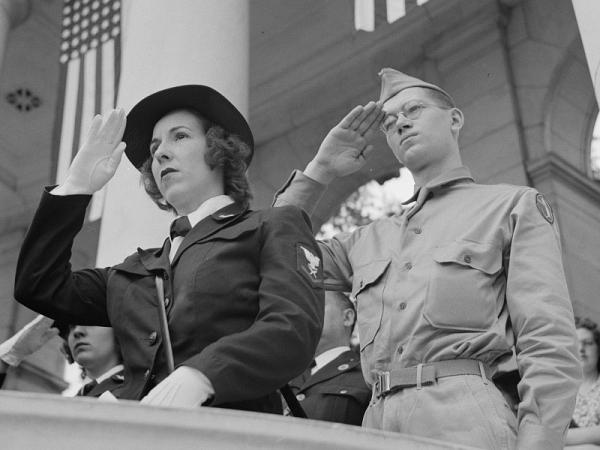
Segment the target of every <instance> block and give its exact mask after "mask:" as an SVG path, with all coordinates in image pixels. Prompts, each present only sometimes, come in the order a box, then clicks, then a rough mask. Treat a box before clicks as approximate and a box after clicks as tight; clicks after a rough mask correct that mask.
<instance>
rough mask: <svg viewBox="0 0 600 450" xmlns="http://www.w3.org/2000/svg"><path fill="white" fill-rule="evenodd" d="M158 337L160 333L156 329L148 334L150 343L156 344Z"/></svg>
mask: <svg viewBox="0 0 600 450" xmlns="http://www.w3.org/2000/svg"><path fill="white" fill-rule="evenodd" d="M157 337H158V333H157V332H156V331H153V332H152V333H150V334H149V335H148V344H149V345H154V344H156V338H157Z"/></svg>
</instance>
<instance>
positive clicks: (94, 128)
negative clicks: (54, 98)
mask: <svg viewBox="0 0 600 450" xmlns="http://www.w3.org/2000/svg"><path fill="white" fill-rule="evenodd" d="M125 123H126V118H125V112H124V111H123V110H122V109H120V108H119V109H113V110H112V111H111V112H110V113H109V114H108V117H107V118H106V120H103V117H102V116H101V115H100V114H98V115H97V116H95V117H94V119H93V120H92V125H91V126H90V131H89V133H88V136H87V138H86V140H85V142H84V144H83V145H82V146H81V148H80V149H79V151H78V152H77V155H76V156H75V158H74V159H73V162H72V163H71V167H69V171H68V173H67V178H66V180H65V182H64V183H63V184H62V185H61V186H60V187H58V188H57V189H55V190H54V191H53V193H54V194H58V195H60V194H67V193H68V194H93V193H94V192H96V191H98V190H100V189H102V187H104V185H105V184H106V183H108V181H109V180H110V179H111V178H112V177H113V175H114V174H115V172H116V170H117V167H118V166H119V163H120V162H121V157H122V156H123V152H124V151H125V143H124V142H122V141H121V139H122V138H123V132H124V131H125Z"/></svg>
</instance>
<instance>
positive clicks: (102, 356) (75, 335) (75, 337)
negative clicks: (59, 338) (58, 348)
mask: <svg viewBox="0 0 600 450" xmlns="http://www.w3.org/2000/svg"><path fill="white" fill-rule="evenodd" d="M68 344H69V350H71V354H72V355H73V359H74V360H75V362H76V363H78V364H79V365H80V366H82V367H84V368H89V367H92V368H93V367H102V366H104V365H105V364H107V363H108V362H109V361H111V360H117V359H118V356H117V355H118V349H117V345H116V341H115V336H114V333H113V329H112V328H110V327H92V326H84V325H76V326H74V327H73V328H71V330H70V331H69V336H68Z"/></svg>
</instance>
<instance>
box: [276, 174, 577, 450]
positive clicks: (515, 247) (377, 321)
mask: <svg viewBox="0 0 600 450" xmlns="http://www.w3.org/2000/svg"><path fill="white" fill-rule="evenodd" d="M323 191H324V186H322V185H320V184H319V183H317V182H315V181H313V180H312V179H310V178H308V177H306V176H305V175H304V174H302V173H301V172H296V173H295V174H294V175H293V177H292V178H291V179H290V181H289V182H288V183H287V184H286V186H284V188H282V190H281V191H280V192H279V193H278V195H277V197H276V204H275V205H276V206H282V205H284V204H290V203H291V204H294V205H297V206H300V207H303V208H304V209H305V210H307V211H308V212H309V213H310V212H311V211H310V209H311V208H313V207H314V205H316V204H317V203H318V199H319V197H320V196H321V195H322V193H323ZM417 194H418V195H417ZM417 194H415V197H416V198H417V202H416V203H415V204H414V206H413V207H412V208H410V209H408V210H406V211H404V212H403V213H402V214H401V215H399V216H395V217H390V218H386V219H380V220H376V221H374V222H373V223H371V224H369V225H367V226H363V227H361V228H358V229H357V230H355V231H354V232H351V233H340V234H338V235H337V236H335V237H334V238H333V239H330V240H327V241H324V242H322V243H321V250H322V252H323V258H324V269H325V277H326V287H329V288H330V289H336V288H337V289H346V288H348V289H349V290H350V289H351V292H352V295H353V297H354V298H355V299H356V302H357V309H358V328H359V335H360V341H361V342H360V346H361V359H362V366H363V373H364V376H365V379H366V380H367V382H369V383H372V381H373V375H372V374H373V372H374V371H377V370H386V369H388V368H389V367H390V366H391V365H392V364H394V366H398V365H399V366H401V367H409V366H415V365H417V364H419V363H426V362H430V361H437V360H445V359H454V358H473V359H478V360H480V361H483V362H484V363H486V364H488V365H489V366H491V367H492V369H494V370H495V369H496V368H497V366H498V364H499V363H500V362H502V361H505V360H506V359H507V358H509V357H510V355H511V354H512V348H513V346H514V347H515V350H516V354H517V364H518V368H519V372H520V374H521V378H522V379H521V382H520V383H519V387H518V388H519V394H520V398H521V403H520V404H519V410H518V421H519V447H520V448H540V449H542V448H544V449H546V448H554V447H556V448H562V447H561V443H562V438H563V434H564V432H565V430H566V428H567V426H568V424H569V421H570V419H571V415H572V412H573V407H574V400H575V395H576V392H577V388H578V385H579V381H580V378H581V368H580V364H579V362H578V359H577V356H576V338H575V327H574V321H573V311H572V306H571V302H570V299H569V293H568V291H567V285H566V281H565V276H564V271H563V267H562V261H561V249H560V239H559V232H558V228H557V224H556V218H555V217H554V215H553V213H552V210H551V209H550V208H549V205H548V204H547V203H546V202H545V200H543V197H541V195H539V194H538V192H537V191H536V190H534V189H531V188H527V187H517V186H510V185H493V186H492V185H481V184H476V183H474V182H473V179H472V177H471V174H470V172H469V170H468V169H467V168H465V167H460V168H456V169H454V170H452V171H450V172H447V173H445V174H442V175H441V176H439V177H437V178H436V179H434V180H432V181H431V182H430V183H428V185H427V186H425V188H423V189H420V190H419V192H418V193H417ZM538 205H539V206H538ZM548 445H550V447H549V446H548Z"/></svg>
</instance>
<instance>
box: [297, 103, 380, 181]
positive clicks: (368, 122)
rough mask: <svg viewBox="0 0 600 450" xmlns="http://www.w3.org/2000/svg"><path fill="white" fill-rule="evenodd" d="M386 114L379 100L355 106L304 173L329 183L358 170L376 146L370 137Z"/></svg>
mask: <svg viewBox="0 0 600 450" xmlns="http://www.w3.org/2000/svg"><path fill="white" fill-rule="evenodd" d="M383 118H384V112H383V110H382V109H381V105H380V104H379V103H376V102H369V103H367V104H366V105H365V106H357V107H355V108H354V109H353V110H352V111H350V112H349V113H348V115H346V117H344V118H343V119H342V120H341V122H340V123H338V124H337V125H336V126H335V127H333V128H332V129H331V131H330V132H329V133H328V134H327V136H325V139H323V142H322V143H321V146H320V147H319V151H318V152H317V154H316V155H315V157H314V158H313V160H312V161H311V162H310V163H308V165H307V167H306V169H305V170H304V173H305V174H306V175H308V176H309V177H311V178H312V179H314V180H316V181H318V182H320V183H323V184H329V183H330V182H331V181H332V180H333V179H334V178H336V177H343V176H345V175H349V174H351V173H354V172H356V171H358V170H359V169H360V168H362V167H363V166H364V165H365V163H366V158H367V156H368V155H369V153H371V151H372V150H373V146H372V145H371V144H370V143H369V141H370V139H371V138H372V137H373V135H374V133H375V131H376V130H377V129H378V127H379V125H380V124H381V122H382V120H383Z"/></svg>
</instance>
